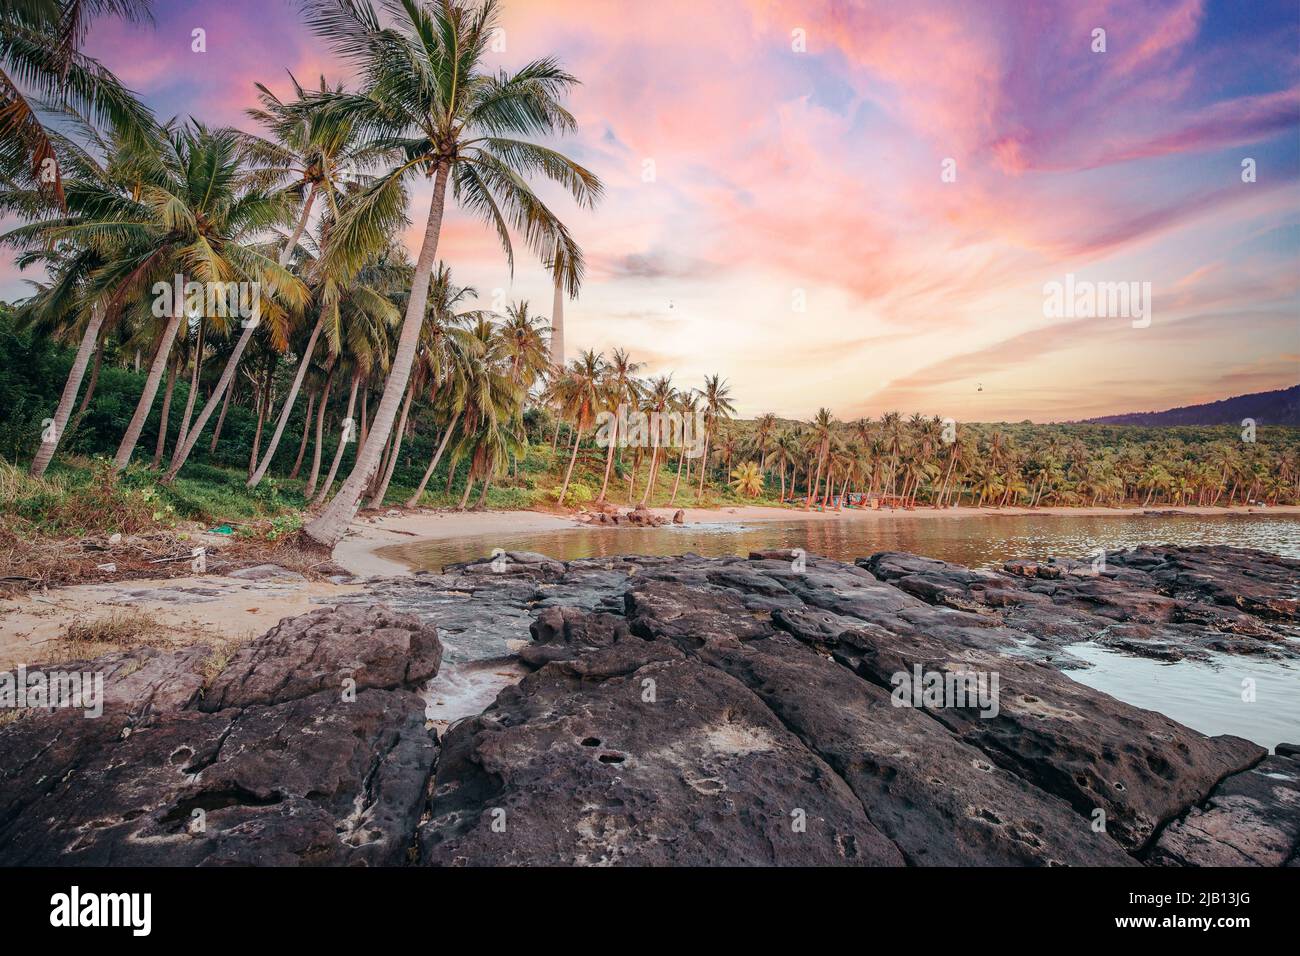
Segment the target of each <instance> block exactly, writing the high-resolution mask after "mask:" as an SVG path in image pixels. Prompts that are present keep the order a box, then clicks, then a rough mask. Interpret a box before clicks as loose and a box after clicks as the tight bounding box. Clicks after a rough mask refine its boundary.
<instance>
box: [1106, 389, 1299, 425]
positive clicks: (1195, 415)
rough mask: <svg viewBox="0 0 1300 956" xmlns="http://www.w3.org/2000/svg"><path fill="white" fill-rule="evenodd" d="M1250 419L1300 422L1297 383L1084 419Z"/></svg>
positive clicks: (1210, 421)
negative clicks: (1156, 409) (1272, 389)
mask: <svg viewBox="0 0 1300 956" xmlns="http://www.w3.org/2000/svg"><path fill="white" fill-rule="evenodd" d="M1243 418H1253V419H1254V420H1255V423H1256V424H1258V425H1300V385H1292V386H1291V387H1290V388H1282V389H1278V390H1277V391H1276V392H1256V393H1255V394H1253V395H1238V396H1236V397H1235V398H1225V399H1223V400H1222V401H1218V402H1209V403H1207V404H1205V405H1188V406H1186V407H1184V408H1171V409H1169V410H1168V411H1164V412H1130V413H1128V414H1127V415H1105V416H1103V417H1101V418H1089V419H1086V421H1087V422H1088V423H1089V424H1095V425H1145V426H1148V427H1150V426H1156V427H1159V426H1163V425H1240V424H1241V420H1242V419H1243Z"/></svg>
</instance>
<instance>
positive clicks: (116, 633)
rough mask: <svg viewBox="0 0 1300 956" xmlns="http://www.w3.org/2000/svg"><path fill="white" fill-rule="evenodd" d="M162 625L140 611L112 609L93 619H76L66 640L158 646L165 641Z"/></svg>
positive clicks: (125, 646) (81, 642)
mask: <svg viewBox="0 0 1300 956" xmlns="http://www.w3.org/2000/svg"><path fill="white" fill-rule="evenodd" d="M163 632H164V628H163V625H162V624H160V623H159V622H158V621H157V620H156V619H155V618H153V617H150V616H149V615H148V614H142V613H140V612H139V611H110V612H109V613H108V614H107V615H105V616H104V617H99V618H95V619H94V620H92V621H77V622H76V623H74V624H73V625H72V626H71V627H69V628H68V632H67V633H66V634H65V635H64V636H63V640H64V641H66V642H67V643H69V644H113V645H115V646H117V647H123V648H127V647H141V646H155V645H158V644H161V643H163V640H162V638H163Z"/></svg>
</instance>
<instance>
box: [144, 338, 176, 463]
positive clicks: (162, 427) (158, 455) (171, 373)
mask: <svg viewBox="0 0 1300 956" xmlns="http://www.w3.org/2000/svg"><path fill="white" fill-rule="evenodd" d="M180 364H181V359H180V356H179V355H178V356H177V357H176V361H174V362H172V363H171V365H169V366H168V367H167V387H166V388H164V389H163V403H162V414H161V415H159V416H158V440H157V441H156V442H155V443H154V449H153V461H152V462H151V463H150V465H149V467H150V468H155V469H156V468H157V467H158V465H159V464H160V463H161V462H162V455H163V450H164V449H165V448H166V447H167V426H168V424H169V423H170V419H171V411H172V392H173V391H174V390H175V388H176V373H177V372H178V371H179V370H180Z"/></svg>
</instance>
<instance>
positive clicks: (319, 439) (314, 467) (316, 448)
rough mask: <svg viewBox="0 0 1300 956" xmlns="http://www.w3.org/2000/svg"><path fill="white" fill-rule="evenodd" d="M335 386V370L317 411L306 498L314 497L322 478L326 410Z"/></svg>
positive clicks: (329, 377) (322, 394) (328, 377)
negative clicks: (331, 389)
mask: <svg viewBox="0 0 1300 956" xmlns="http://www.w3.org/2000/svg"><path fill="white" fill-rule="evenodd" d="M333 384H334V369H330V374H329V375H327V376H326V377H325V387H324V389H323V390H322V391H321V394H320V406H319V407H318V408H317V409H316V441H315V442H313V443H312V444H313V447H312V452H311V474H310V475H308V476H307V486H306V488H305V489H304V491H303V497H304V498H310V497H311V496H312V492H314V491H315V490H316V480H317V479H318V478H320V458H321V445H322V444H323V443H324V441H325V409H327V408H329V404H330V388H331V387H332V386H333Z"/></svg>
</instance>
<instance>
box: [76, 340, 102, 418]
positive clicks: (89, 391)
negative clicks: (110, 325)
mask: <svg viewBox="0 0 1300 956" xmlns="http://www.w3.org/2000/svg"><path fill="white" fill-rule="evenodd" d="M103 364H104V339H100V340H99V345H98V346H96V348H95V364H94V365H92V366H91V367H90V384H89V385H87V386H86V394H85V396H84V397H83V398H82V399H81V404H80V405H79V406H77V414H78V415H80V414H81V413H82V412H84V411H85V410H86V409H88V408H89V407H90V400H91V399H93V398H94V397H95V386H96V385H98V384H99V369H100V366H102V365H103Z"/></svg>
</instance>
